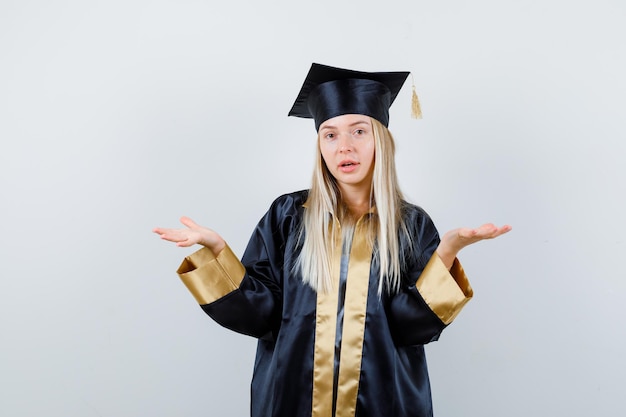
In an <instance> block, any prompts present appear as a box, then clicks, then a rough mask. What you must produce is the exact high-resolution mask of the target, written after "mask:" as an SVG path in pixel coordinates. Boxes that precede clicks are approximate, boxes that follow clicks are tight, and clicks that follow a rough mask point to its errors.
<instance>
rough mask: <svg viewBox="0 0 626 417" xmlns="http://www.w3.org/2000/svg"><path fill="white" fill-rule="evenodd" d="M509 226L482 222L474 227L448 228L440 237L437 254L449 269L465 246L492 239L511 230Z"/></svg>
mask: <svg viewBox="0 0 626 417" xmlns="http://www.w3.org/2000/svg"><path fill="white" fill-rule="evenodd" d="M511 229H512V228H511V226H509V225H504V226H501V227H498V226H495V225H493V224H491V223H487V224H483V225H482V226H480V227H477V228H476V229H470V228H468V227H461V228H458V229H454V230H450V231H449V232H447V233H446V234H444V235H443V237H442V238H441V242H440V243H439V246H438V247H437V254H438V255H439V257H440V258H441V260H442V261H443V263H444V265H445V266H446V268H448V269H450V268H451V267H452V264H453V263H454V259H455V258H456V256H457V254H458V253H459V252H460V251H461V249H463V248H464V247H466V246H469V245H471V244H472V243H476V242H480V241H481V240H485V239H494V238H496V237H498V236H501V235H503V234H505V233H507V232H509V231H510V230H511Z"/></svg>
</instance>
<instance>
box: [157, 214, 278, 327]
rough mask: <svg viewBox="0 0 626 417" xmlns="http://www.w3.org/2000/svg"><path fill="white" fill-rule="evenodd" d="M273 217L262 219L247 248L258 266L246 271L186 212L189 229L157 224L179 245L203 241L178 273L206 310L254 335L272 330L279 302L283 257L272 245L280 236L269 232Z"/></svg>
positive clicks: (215, 236)
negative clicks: (279, 283) (277, 281)
mask: <svg viewBox="0 0 626 417" xmlns="http://www.w3.org/2000/svg"><path fill="white" fill-rule="evenodd" d="M268 218H269V214H268V215H266V216H265V217H264V219H263V220H261V222H260V223H259V225H258V226H257V228H256V229H255V232H254V234H253V235H252V238H251V239H250V242H249V243H248V248H247V249H246V256H247V258H248V259H247V261H246V265H249V266H250V268H254V270H247V269H246V267H244V265H243V264H242V263H241V262H240V261H239V259H238V258H237V257H236V256H235V255H234V254H233V252H232V251H231V249H230V248H229V247H228V245H227V244H226V242H225V241H224V239H223V238H221V236H219V235H218V234H217V233H216V232H214V231H213V230H211V229H208V228H205V227H202V226H199V225H197V224H196V223H195V222H193V221H192V220H191V219H189V218H187V217H183V218H181V222H182V223H183V225H185V226H186V228H183V229H165V228H156V229H154V232H155V233H157V234H159V235H160V236H161V238H162V239H164V240H167V241H170V242H174V243H176V245H177V246H180V247H188V246H192V245H194V244H200V245H202V246H203V247H202V248H201V249H199V250H198V251H196V252H195V253H193V254H191V255H190V256H187V257H186V258H185V259H184V261H183V262H182V264H181V266H180V267H179V269H178V271H177V273H178V275H179V277H180V278H181V280H182V281H183V283H184V284H185V286H186V287H187V288H188V289H189V291H190V292H191V294H192V295H193V296H194V298H195V299H196V301H197V302H198V304H199V305H200V307H201V308H202V309H203V310H204V311H205V313H207V314H208V315H209V316H211V317H212V318H213V319H214V320H215V321H217V322H218V323H219V324H221V325H222V326H224V327H226V328H229V329H231V330H234V331H237V332H239V333H243V334H247V335H251V336H254V337H263V336H265V335H267V334H268V333H270V332H271V331H272V330H273V328H274V327H275V315H276V309H277V306H279V305H280V302H277V299H279V298H280V289H279V286H278V285H276V283H275V280H276V275H275V274H277V273H278V272H277V271H278V270H279V267H278V266H277V263H278V264H279V263H280V256H277V254H276V251H275V250H274V251H273V249H271V248H274V247H275V243H276V242H274V240H276V239H278V238H279V237H278V236H276V234H272V233H268V228H269V226H268V223H270V222H269V219H268ZM270 229H271V228H270ZM267 248H270V250H269V251H268V250H267ZM270 252H272V256H273V257H272V259H270V255H269V253H270ZM250 253H252V255H250ZM278 308H280V307H278Z"/></svg>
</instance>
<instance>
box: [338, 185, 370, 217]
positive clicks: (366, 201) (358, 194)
mask: <svg viewBox="0 0 626 417" xmlns="http://www.w3.org/2000/svg"><path fill="white" fill-rule="evenodd" d="M341 201H342V202H343V204H344V205H345V206H346V208H347V209H348V212H349V214H350V216H352V217H353V218H354V219H359V218H360V217H361V216H363V215H364V214H365V213H367V212H368V211H369V210H370V204H371V201H370V192H369V189H368V190H367V192H365V191H364V190H359V189H345V188H344V189H342V190H341Z"/></svg>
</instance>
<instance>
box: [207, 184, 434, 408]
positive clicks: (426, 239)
mask: <svg viewBox="0 0 626 417" xmlns="http://www.w3.org/2000/svg"><path fill="white" fill-rule="evenodd" d="M306 197H307V192H306V191H301V192H297V193H292V194H288V195H284V196H282V197H279V198H278V199H277V200H276V201H275V202H274V203H273V204H272V206H271V208H270V209H269V211H268V212H267V214H266V215H265V216H264V217H263V218H262V219H261V221H260V222H259V224H258V226H257V227H256V229H255V231H254V233H253V235H252V238H251V239H250V242H249V244H248V247H247V249H246V251H245V254H244V256H243V259H242V262H243V264H244V266H245V267H246V272H247V273H246V276H245V277H244V279H243V281H242V283H241V285H240V288H239V289H237V290H235V291H234V292H232V293H230V294H229V295H227V296H225V297H223V298H222V299H220V300H217V301H215V302H213V303H211V304H208V305H203V306H202V308H203V310H204V311H205V312H206V313H207V314H209V315H210V316H211V317H212V318H213V319H215V320H216V321H217V322H218V323H221V324H223V325H225V326H226V327H228V328H230V329H233V330H235V331H238V332H241V333H244V334H247V335H252V336H255V337H257V338H259V341H258V347H257V355H256V361H255V365H254V373H253V378H252V388H251V390H252V403H251V415H252V417H285V416H289V417H310V416H311V409H312V403H311V401H312V400H311V394H312V389H313V357H314V345H315V320H316V312H315V310H316V293H315V291H314V290H312V289H311V288H310V287H309V286H307V285H304V284H303V283H302V279H301V276H300V274H299V272H298V271H294V270H293V265H294V262H295V259H296V257H297V256H298V253H299V247H298V231H299V227H300V223H301V221H302V215H303V210H305V209H304V208H303V207H302V204H303V203H304V202H305V201H306ZM403 211H404V216H405V219H406V222H407V226H408V228H409V231H410V233H411V235H412V242H409V241H407V240H406V239H401V242H400V243H401V248H402V254H403V260H404V273H403V285H402V289H401V290H400V292H399V293H397V294H394V295H389V294H384V295H383V296H382V297H379V296H378V294H377V290H378V262H377V261H376V259H375V258H374V259H373V260H372V266H371V271H370V285H369V294H368V299H367V311H366V313H367V318H366V322H365V334H364V341H363V359H362V365H361V375H360V381H359V391H358V397H357V405H356V417H381V416H394V417H428V416H432V401H431V392H430V384H429V379H428V371H427V367H426V359H425V356H424V348H423V345H424V344H426V343H429V342H431V341H433V340H436V339H437V338H438V337H439V334H440V333H441V331H442V330H443V329H444V328H445V325H444V324H443V323H442V322H441V321H440V320H439V318H438V317H437V316H436V315H435V314H434V313H433V312H432V311H431V310H430V308H429V307H428V305H427V304H426V303H425V301H424V300H423V299H422V297H421V296H420V294H419V292H418V291H417V289H416V287H415V282H416V281H417V278H418V277H419V276H420V274H421V272H422V270H423V269H424V267H425V265H426V263H427V262H428V260H429V259H430V257H431V256H432V254H433V253H434V251H435V249H436V247H437V245H438V243H439V235H438V233H437V231H436V229H435V227H434V225H433V223H432V221H431V219H430V218H429V217H428V215H427V214H426V213H425V212H424V211H423V210H422V209H421V208H419V207H416V206H413V205H409V204H406V205H405V206H404V209H403ZM343 325H344V327H345V326H349V325H350V323H344V324H343Z"/></svg>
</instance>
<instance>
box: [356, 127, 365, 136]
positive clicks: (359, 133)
mask: <svg viewBox="0 0 626 417" xmlns="http://www.w3.org/2000/svg"><path fill="white" fill-rule="evenodd" d="M364 134H365V129H356V130H355V131H354V136H361V135H364Z"/></svg>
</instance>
